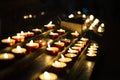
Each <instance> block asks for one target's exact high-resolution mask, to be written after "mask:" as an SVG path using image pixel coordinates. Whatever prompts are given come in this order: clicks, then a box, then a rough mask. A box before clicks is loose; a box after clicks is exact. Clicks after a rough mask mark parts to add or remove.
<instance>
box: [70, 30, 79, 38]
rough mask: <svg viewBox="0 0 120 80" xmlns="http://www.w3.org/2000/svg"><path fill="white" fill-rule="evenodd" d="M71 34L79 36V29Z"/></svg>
mask: <svg viewBox="0 0 120 80" xmlns="http://www.w3.org/2000/svg"><path fill="white" fill-rule="evenodd" d="M71 35H72V36H74V37H78V36H79V33H78V32H77V31H75V32H73V33H71Z"/></svg>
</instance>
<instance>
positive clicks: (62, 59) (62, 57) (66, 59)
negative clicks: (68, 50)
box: [59, 54, 72, 63]
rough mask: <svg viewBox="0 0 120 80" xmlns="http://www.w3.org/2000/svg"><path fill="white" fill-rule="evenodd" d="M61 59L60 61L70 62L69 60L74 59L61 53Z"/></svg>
mask: <svg viewBox="0 0 120 80" xmlns="http://www.w3.org/2000/svg"><path fill="white" fill-rule="evenodd" d="M59 61H60V62H65V63H68V62H71V61H72V59H71V58H67V57H64V55H63V54H61V58H60V59H59Z"/></svg>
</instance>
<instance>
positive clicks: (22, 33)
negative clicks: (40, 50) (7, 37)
mask: <svg viewBox="0 0 120 80" xmlns="http://www.w3.org/2000/svg"><path fill="white" fill-rule="evenodd" d="M17 34H19V35H20V36H24V37H27V34H26V33H25V32H24V31H21V32H20V33H17Z"/></svg>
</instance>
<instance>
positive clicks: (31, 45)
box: [26, 40, 39, 51]
mask: <svg viewBox="0 0 120 80" xmlns="http://www.w3.org/2000/svg"><path fill="white" fill-rule="evenodd" d="M26 46H27V48H28V49H29V50H30V51H32V50H34V49H37V48H39V43H36V42H33V40H31V41H30V42H29V43H26Z"/></svg>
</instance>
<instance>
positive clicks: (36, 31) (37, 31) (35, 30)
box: [32, 28, 42, 33]
mask: <svg viewBox="0 0 120 80" xmlns="http://www.w3.org/2000/svg"><path fill="white" fill-rule="evenodd" d="M32 31H33V32H35V33H40V32H42V30H41V29H38V28H35V29H32Z"/></svg>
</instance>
